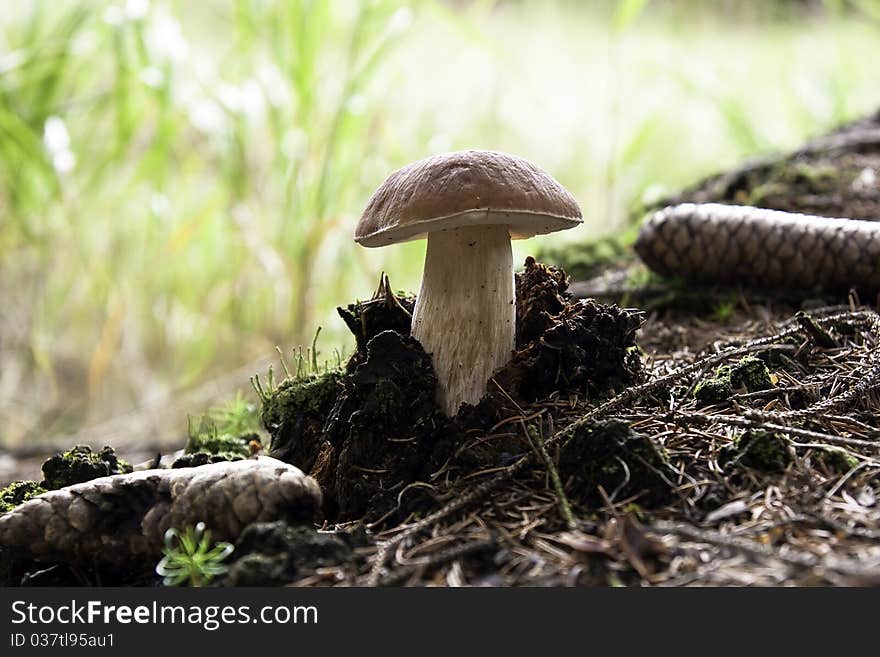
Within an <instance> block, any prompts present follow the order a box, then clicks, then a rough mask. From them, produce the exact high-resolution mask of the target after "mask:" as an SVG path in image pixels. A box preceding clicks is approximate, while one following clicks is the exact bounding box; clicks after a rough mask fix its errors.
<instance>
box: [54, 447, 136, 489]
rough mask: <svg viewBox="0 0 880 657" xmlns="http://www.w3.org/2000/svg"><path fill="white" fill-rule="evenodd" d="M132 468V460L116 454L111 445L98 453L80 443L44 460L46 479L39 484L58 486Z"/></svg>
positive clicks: (122, 472) (114, 473)
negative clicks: (129, 460)
mask: <svg viewBox="0 0 880 657" xmlns="http://www.w3.org/2000/svg"><path fill="white" fill-rule="evenodd" d="M131 471H132V467H131V464H130V463H128V462H127V461H125V460H124V459H121V458H119V457H118V456H116V453H115V452H114V450H113V448H112V447H109V446H107V447H103V448H101V451H100V452H97V453H95V452H92V449H91V447H89V446H88V445H77V446H75V447H74V448H72V449H70V450H68V451H66V452H64V453H62V454H56V455H55V456H53V457H52V458H50V459H49V460H47V461H46V462H45V463H43V481H42V483H41V484H40V485H41V486H42V487H43V488H45V489H47V490H56V489H58V488H64V487H65V486H72V485H73V484H80V483H82V482H84V481H91V480H92V479H97V478H98V477H107V476H109V475H116V474H125V473H128V472H131Z"/></svg>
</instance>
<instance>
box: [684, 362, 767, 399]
mask: <svg viewBox="0 0 880 657" xmlns="http://www.w3.org/2000/svg"><path fill="white" fill-rule="evenodd" d="M772 387H773V381H772V379H771V378H770V370H769V369H767V365H765V364H764V361H762V360H761V359H760V358H757V357H756V356H746V357H745V358H742V359H741V360H740V361H739V362H737V363H736V364H734V365H722V366H721V367H719V368H718V369H717V370H715V375H714V376H713V377H711V378H708V379H704V380H703V381H700V382H699V383H698V384H697V385H696V387H695V388H694V397H696V398H697V399H699V400H700V401H701V402H703V403H705V404H718V403H721V402H723V401H726V400H727V399H729V398H730V396H731V395H733V394H734V392H736V391H745V392H758V391H759V390H768V389H770V388H772Z"/></svg>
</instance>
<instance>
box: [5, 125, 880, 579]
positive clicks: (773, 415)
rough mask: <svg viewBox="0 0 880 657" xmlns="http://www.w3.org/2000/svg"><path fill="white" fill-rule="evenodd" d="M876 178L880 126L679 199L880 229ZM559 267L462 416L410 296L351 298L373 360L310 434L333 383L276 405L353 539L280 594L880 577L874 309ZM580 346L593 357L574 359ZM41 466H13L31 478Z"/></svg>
mask: <svg viewBox="0 0 880 657" xmlns="http://www.w3.org/2000/svg"><path fill="white" fill-rule="evenodd" d="M872 176H874V177H873V178H872ZM878 176H880V115H878V116H875V117H872V118H870V119H866V120H864V121H860V122H857V123H854V124H852V125H850V126H847V127H845V128H843V129H842V130H841V131H839V132H837V133H834V134H832V135H829V136H826V137H823V138H820V139H817V140H814V141H813V142H810V143H808V144H807V145H806V146H805V147H804V148H802V149H800V150H799V151H797V152H796V153H793V154H788V155H786V156H781V157H778V158H773V159H768V160H763V161H761V162H757V163H750V164H748V165H746V166H745V167H743V168H742V169H739V170H737V171H734V172H729V173H727V174H723V175H721V176H718V177H714V178H711V179H708V180H706V181H703V182H702V183H700V184H699V185H697V186H695V187H694V188H692V189H690V190H686V191H685V192H683V193H682V195H681V196H679V197H676V199H670V202H679V201H683V200H692V201H697V202H706V201H710V200H711V201H717V202H733V203H739V204H754V205H761V206H763V207H772V208H776V209H782V210H790V211H799V212H811V213H815V214H823V215H826V216H850V217H857V218H865V219H867V218H871V219H877V218H880V185H878V183H877V177H878ZM561 264H563V265H565V266H567V267H568V268H569V269H571V270H574V271H575V272H577V275H576V278H578V279H579V280H578V282H576V283H573V284H572V285H571V286H570V288H569V289H567V290H566V287H567V284H566V283H565V282H564V281H562V280H561V279H560V278H559V274H558V272H557V271H556V270H555V269H553V268H545V267H541V266H540V265H538V264H536V263H534V262H531V263H530V264H527V267H526V271H525V273H523V274H521V275H520V278H519V284H521V285H522V286H525V287H522V288H521V289H518V303H519V302H520V298H522V297H521V294H522V290H527V291H530V292H529V294H525V295H522V296H523V297H525V298H527V299H529V303H533V304H534V305H535V308H537V310H538V311H542V310H548V313H549V314H552V315H553V317H554V318H555V319H553V321H547V322H546V323H543V324H542V323H541V322H543V321H544V320H543V319H535V318H536V317H543V315H542V314H541V312H532V310H534V309H530V308H529V307H525V308H518V311H519V312H518V320H519V321H520V328H521V329H522V331H523V335H522V336H518V337H521V340H520V342H521V344H520V347H521V351H520V352H519V353H521V354H524V355H522V356H521V357H519V360H518V361H516V362H515V363H514V366H513V367H511V368H509V369H508V370H506V371H505V372H503V373H501V374H500V375H499V376H498V377H497V380H496V385H497V390H494V391H493V392H492V393H491V394H490V397H491V399H489V400H488V401H487V402H486V403H485V404H481V405H480V407H477V408H476V409H473V410H472V411H468V412H466V413H464V415H462V414H460V417H459V418H457V419H456V420H454V421H451V422H447V421H445V420H443V419H442V418H438V417H437V416H436V414H435V411H434V410H433V409H432V404H433V393H432V392H431V391H432V390H433V387H432V386H433V383H432V382H431V380H429V379H425V378H424V358H423V356H424V354H423V352H420V347H415V346H414V345H413V342H414V341H412V340H411V338H409V337H408V335H407V334H408V327H405V328H400V327H396V326H395V325H394V323H395V322H398V320H399V319H400V317H403V316H404V315H399V314H397V315H395V314H394V313H399V312H401V311H400V310H399V308H400V307H401V304H403V305H404V306H405V305H406V304H407V303H411V301H412V300H411V298H410V299H407V298H404V297H393V295H392V296H389V292H388V290H387V289H386V290H384V292H383V291H382V287H381V286H380V291H379V292H380V294H378V296H377V298H378V299H379V301H376V303H377V304H379V305H381V304H385V303H386V302H387V304H390V305H388V307H389V308H391V310H390V311H389V312H390V313H391V314H390V315H382V314H381V313H380V314H379V315H378V317H379V320H380V321H379V324H381V325H380V326H376V327H373V328H371V329H369V330H368V329H367V328H365V327H366V326H367V325H368V324H369V321H372V320H371V319H370V316H369V315H367V314H365V313H366V310H365V308H366V307H367V306H366V304H360V305H353V306H349V310H348V313H349V314H348V320H347V321H350V326H352V327H353V331H354V332H355V334H356V337H357V338H358V341H359V351H358V353H357V354H356V355H355V357H354V359H353V361H352V363H351V364H350V365H349V367H348V369H347V371H346V372H344V373H338V374H332V377H334V378H333V381H332V383H333V387H332V390H333V393H332V394H331V395H329V396H328V398H327V400H323V399H321V400H319V401H308V402H307V403H304V402H302V401H297V402H295V403H296V404H299V406H298V407H297V408H295V409H294V413H295V419H296V431H295V432H294V433H293V434H291V430H290V427H292V426H293V423H291V422H286V424H285V421H282V420H284V418H283V417H282V416H281V415H279V414H283V413H287V412H289V408H287V407H285V406H284V405H285V404H294V401H292V400H294V398H295V397H296V395H300V392H301V391H302V390H304V389H305V388H304V386H311V385H312V384H316V386H317V384H318V383H319V382H320V381H325V379H323V378H321V377H311V378H310V377H306V378H305V379H303V380H301V381H299V382H297V381H294V380H293V379H291V380H290V381H288V382H286V383H282V384H281V385H279V386H278V387H277V388H274V387H272V389H269V390H268V391H267V394H266V397H265V399H264V402H265V404H264V409H263V421H264V422H265V423H266V425H267V427H266V428H267V429H268V430H269V433H270V434H273V435H272V440H271V444H270V446H269V447H268V448H267V451H269V454H270V455H272V456H276V457H278V458H282V459H283V460H288V461H289V462H291V463H293V464H294V465H297V466H299V467H301V468H302V469H303V470H305V471H307V472H310V473H311V474H312V475H313V476H314V477H316V478H317V479H318V480H319V482H320V483H321V485H322V488H323V489H324V491H325V498H326V500H328V501H327V502H325V509H324V512H325V517H327V518H328V521H327V522H325V524H324V526H323V527H322V528H321V529H320V532H319V533H318V534H317V535H316V536H318V537H322V536H323V537H328V536H333V535H336V536H343V537H346V538H345V543H346V546H347V547H346V548H345V549H341V548H340V546H339V545H336V546H335V547H334V549H335V550H337V552H334V553H333V554H339V555H344V556H340V557H339V558H338V559H336V558H332V555H330V554H329V553H328V554H325V555H323V556H321V557H320V558H318V559H316V560H314V561H313V562H310V563H309V564H302V563H300V565H299V567H297V568H296V572H295V573H293V572H292V571H290V570H287V571H285V573H286V575H285V578H286V579H284V580H283V581H278V582H275V583H285V582H287V583H292V584H295V585H302V586H327V585H336V586H339V585H342V586H345V585H440V586H445V585H449V586H456V585H476V586H481V585H483V586H517V585H533V586H534V585H537V586H560V585H612V586H616V585H636V586H638V585H655V586H680V585H734V586H741V585H880V503H878V499H877V498H878V496H880V412H878V411H880V355H878V354H880V317H878V315H877V314H876V312H875V310H874V308H876V305H875V301H876V299H874V298H870V299H865V298H861V299H860V298H859V297H858V295H856V294H855V293H850V294H849V295H841V296H832V295H827V294H819V293H816V294H811V295H809V296H805V295H797V294H794V293H792V292H790V291H788V292H779V291H767V290H744V289H735V290H733V289H729V288H725V289H720V288H693V287H682V286H680V285H670V284H667V283H664V282H662V281H659V280H657V279H655V278H653V277H652V276H650V275H649V274H648V273H647V272H646V270H644V269H643V268H642V266H641V265H640V264H639V263H638V262H637V261H636V260H635V259H634V256H632V255H631V254H629V252H628V251H627V250H626V249H622V250H621V252H620V253H618V254H615V255H614V256H613V257H612V258H609V259H605V260H604V261H602V262H595V263H589V264H588V265H587V266H584V263H583V262H582V260H580V261H579V260H578V259H577V258H575V259H574V262H573V263H572V265H571V266H570V267H569V263H568V262H563V263H561ZM554 277H556V278H554ZM529 286H530V287H529ZM550 288H552V290H551V289H550ZM548 290H549V292H548ZM532 292H533V294H532ZM530 294H531V295H532V296H529V295H530ZM383 295H385V296H383ZM587 297H589V298H595V299H597V300H599V301H602V302H606V303H614V304H619V307H620V308H632V309H633V310H618V309H617V308H616V307H610V308H612V309H611V310H607V308H609V307H599V306H597V305H590V304H592V302H584V303H583V304H581V303H580V302H578V301H577V299H578V298H587ZM374 301H375V300H374ZM367 303H370V302H367ZM547 304H550V305H549V306H548V305H547ZM553 304H558V307H553V308H551V306H553ZM383 307H384V306H383ZM554 308H555V309H554ZM635 309H638V310H635ZM550 310H552V311H553V312H552V313H550ZM799 311H801V312H800V313H799ZM341 312H342V314H343V316H344V317H345V312H346V311H341ZM548 316H549V315H548ZM389 318H390V319H389ZM524 318H528V321H527V320H526V319H524ZM529 322H538V324H537V325H534V326H532V325H531V324H529ZM642 322H643V323H642ZM398 323H399V322H398ZM523 327H525V328H523ZM388 329H391V330H388ZM358 331H363V332H364V334H359V333H358ZM383 331H384V332H383ZM395 331H396V333H395V334H394V335H392V336H391V337H389V334H390V333H394V332H395ZM526 333H527V334H528V335H526ZM585 335H586V338H584V336H585ZM377 336H379V338H381V339H382V340H384V342H383V352H382V353H384V354H385V355H384V356H381V357H379V356H377V355H376V354H378V353H379V350H378V349H374V352H369V343H370V341H371V340H375V339H377ZM382 336H385V337H384V338H382ZM584 339H586V342H584V341H583V340H584ZM566 340H568V342H566ZM577 340H581V342H579V343H577V346H579V347H583V346H584V345H585V344H589V345H590V346H589V347H588V348H586V350H587V351H589V353H587V354H585V353H582V352H580V351H578V352H577V353H575V352H569V351H567V350H568V349H569V348H570V347H571V345H572V344H575V342H577ZM361 342H362V343H363V344H361ZM374 344H375V343H374ZM635 344H637V345H638V348H639V352H638V353H639V354H640V359H638V358H636V360H633V359H634V358H635V356H634V354H635V353H636V352H635V351H634V350H633V347H634V346H635ZM548 345H549V346H548ZM389 354H392V355H389ZM420 354H421V355H420ZM395 359H397V360H395ZM575 361H576V362H575ZM612 361H613V362H612ZM389 362H390V363H391V366H390V369H389V368H388V363H389ZM427 362H429V361H427ZM403 365H405V366H406V368H410V369H406V371H405V372H404V371H403V369H402V366H403ZM383 368H386V369H383ZM420 368H422V369H420ZM429 369H430V367H429ZM596 371H601V372H603V375H602V376H603V377H604V378H603V379H602V380H601V381H599V382H598V383H597V382H596V381H593V380H592V379H591V377H594V375H595V372H596ZM401 372H403V373H401ZM547 372H551V373H554V376H555V378H553V377H552V376H551V379H552V380H548V379H547V378H546V376H545V374H546V373H547ZM327 376H331V375H327ZM423 379H424V380H423ZM561 380H564V381H565V385H559V386H557V387H558V388H559V389H558V390H555V391H554V390H551V389H550V388H551V387H552V386H553V385H556V384H558V383H559V381H561ZM340 381H341V383H340ZM377 381H378V383H377ZM599 383H601V385H599ZM337 384H338V385H337ZM320 385H323V383H321V384H320ZM339 386H341V388H340V387H339ZM395 386H396V387H395ZM548 386H550V387H548ZM339 389H341V390H342V391H343V392H341V393H339V396H338V397H337V393H336V391H337V390H339ZM313 390H318V388H317V387H313ZM401 391H404V392H405V394H406V395H407V398H406V399H401V398H400V393H401ZM288 393H289V394H290V395H291V396H289V397H284V396H283V395H286V394H288ZM429 393H430V394H429ZM315 394H324V393H321V392H320V391H319V392H318V393H315ZM300 396H301V395H300ZM296 399H300V397H296ZM314 399H318V398H317V397H315V398H314ZM304 404H305V405H304ZM389 409H390V411H389ZM401 409H405V412H404V411H403V410H401ZM356 414H358V415H356ZM371 414H372V415H371ZM287 417H288V418H289V417H291V416H287ZM279 418H281V419H280V420H279ZM355 418H357V420H356V421H355ZM285 426H287V429H285V428H284V427H285ZM391 436H397V438H395V440H394V441H393V443H394V444H388V439H389V438H390V437H391ZM401 436H406V438H405V439H403V438H401ZM358 441H360V442H358ZM367 446H369V449H368V448H367ZM96 447H97V446H96ZM119 451H120V452H121V455H122V456H125V457H127V458H129V460H132V461H138V460H140V458H143V459H144V460H146V459H149V458H151V457H152V456H153V455H152V454H150V453H149V452H148V451H144V452H143V453H128V452H126V450H125V449H122V450H119ZM368 452H369V453H368ZM41 459H42V455H34V456H32V457H31V458H30V460H24V459H18V460H15V462H14V463H13V465H12V467H13V468H14V471H15V472H16V473H17V474H25V473H26V475H27V476H29V477H33V476H34V475H33V473H32V471H33V470H37V469H38V467H39V463H40V461H41ZM10 478H11V477H10ZM309 540H310V541H312V543H311V544H314V545H318V543H316V542H315V541H314V540H313V539H309ZM311 544H310V545H311ZM289 549H290V550H291V551H294V550H296V549H298V548H297V547H296V546H294V545H291V546H290V548H289ZM319 551H320V550H319Z"/></svg>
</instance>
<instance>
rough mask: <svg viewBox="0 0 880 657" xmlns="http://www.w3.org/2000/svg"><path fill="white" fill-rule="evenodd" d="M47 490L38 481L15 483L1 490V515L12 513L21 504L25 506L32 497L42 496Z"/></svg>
mask: <svg viewBox="0 0 880 657" xmlns="http://www.w3.org/2000/svg"><path fill="white" fill-rule="evenodd" d="M45 492H46V489H45V488H43V487H42V486H40V484H38V483H37V482H36V481H13V482H12V483H11V484H9V485H8V486H7V487H6V488H4V489H3V490H0V513H6V512H7V511H12V509H14V508H15V507H17V506H18V505H19V504H24V503H25V502H27V501H28V500H29V499H31V498H32V497H36V496H37V495H42V494H43V493H45Z"/></svg>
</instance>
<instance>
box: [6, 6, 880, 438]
mask: <svg viewBox="0 0 880 657" xmlns="http://www.w3.org/2000/svg"><path fill="white" fill-rule="evenodd" d="M878 54H880V3H878V2H877V0H850V1H846V0H836V1H832V0H826V1H824V2H821V1H818V0H817V1H813V2H811V1H803V0H802V1H796V0H788V1H785V0H776V1H773V2H764V1H762V0H753V1H742V2H735V1H732V0H728V1H720V2H699V1H698V0H684V1H678V2H675V1H672V0H654V1H653V2H646V1H645V0H635V1H634V0H622V1H621V2H578V1H575V0H571V1H568V2H563V1H558V2H550V1H537V0H534V1H527V0H520V1H514V0H508V1H496V2H490V1H473V2H461V1H459V2H449V1H441V0H423V1H416V2H402V1H397V0H371V1H366V0H364V1H353V0H333V1H332V2H330V1H322V0H313V1H309V0H277V1H269V0H206V1H205V2H186V1H184V0H127V1H126V0H122V1H120V0H116V1H115V2H99V1H91V2H78V1H75V0H58V1H54V0H52V1H50V0H42V1H40V0H17V1H15V2H4V3H3V11H2V12H0V445H4V444H5V445H6V446H16V445H21V444H24V443H27V442H32V441H39V440H42V439H46V438H51V437H53V436H58V435H64V434H66V433H72V432H75V431H77V430H79V429H81V428H83V427H89V426H90V425H93V424H95V423H99V422H101V421H102V420H106V419H107V418H112V417H114V416H117V415H119V414H121V413H126V412H129V411H132V410H133V409H139V408H145V407H148V408H151V409H153V410H152V415H153V417H154V419H155V420H156V421H155V422H154V423H153V424H152V425H150V429H149V430H150V431H154V430H155V431H161V427H162V421H164V420H168V419H170V420H173V421H174V422H178V421H179V419H178V418H176V417H171V418H169V417H168V416H169V414H168V413H165V412H163V410H162V409H164V408H167V407H169V406H168V405H169V404H171V403H172V402H173V401H174V400H175V399H178V398H180V397H181V396H183V395H185V394H186V392H187V391H188V390H191V389H193V388H194V387H196V386H199V385H204V383H205V382H210V381H220V380H222V381H223V384H222V385H221V384H220V383H218V384H217V386H216V388H215V389H212V390H215V391H216V393H217V394H230V393H232V392H234V389H235V387H236V386H238V385H241V386H242V387H244V386H246V385H247V375H248V374H250V373H252V372H250V371H249V370H248V368H249V367H250V368H254V367H256V365H254V363H255V362H259V359H261V358H267V357H271V356H272V355H273V349H274V346H275V345H280V346H282V347H283V348H284V349H287V350H290V349H293V348H295V347H296V346H297V345H300V344H308V343H310V341H311V337H312V335H313V333H314V331H315V329H316V327H317V326H318V325H320V326H322V327H323V332H322V334H321V342H320V347H321V350H322V354H323V355H324V356H325V357H327V358H331V357H332V356H330V354H332V352H333V349H334V348H338V349H345V348H348V349H350V347H348V338H347V336H346V335H345V329H344V327H343V326H342V323H341V321H340V320H338V319H337V318H336V316H335V312H334V308H335V306H336V305H339V304H345V303H348V302H350V301H352V300H354V299H355V298H356V297H360V298H364V297H367V296H368V295H369V294H370V293H371V291H372V289H373V288H374V287H375V285H376V283H377V281H378V274H379V272H380V270H382V269H385V270H386V271H388V272H389V274H390V276H391V281H392V283H393V284H394V286H395V287H396V288H399V289H410V290H417V289H418V282H419V277H420V272H421V266H422V259H423V255H424V243H411V244H407V245H400V246H393V247H388V248H385V249H380V250H369V251H368V250H366V249H362V248H359V247H356V246H355V245H354V243H353V242H352V241H351V233H352V230H353V228H354V225H355V223H356V221H357V218H358V216H359V213H360V210H361V209H362V207H363V205H364V203H365V201H366V199H367V198H368V196H369V194H370V193H371V192H372V190H373V189H374V188H375V187H376V186H377V185H378V184H379V183H380V182H381V180H382V179H383V178H384V177H385V175H386V174H387V173H389V172H390V171H391V170H393V169H394V168H397V167H399V166H402V165H403V164H405V163H407V162H409V161H412V160H415V159H418V158H422V157H425V156H427V155H429V154H433V153H436V152H440V151H445V150H455V149H460V148H469V147H476V148H493V149H500V150H506V151H510V152H513V153H517V154H519V155H522V156H524V157H527V158H529V159H531V160H533V161H535V162H536V163H538V164H540V165H541V166H543V167H544V168H546V169H548V170H549V171H550V172H552V173H553V174H554V175H555V176H556V177H557V178H558V179H559V180H561V181H562V182H563V184H565V185H566V186H567V187H568V188H569V189H570V190H571V191H572V192H573V193H574V194H575V196H576V197H577V198H578V199H579V200H580V202H581V204H582V206H583V208H584V212H585V219H586V221H585V225H584V226H583V227H582V228H579V229H576V230H573V231H569V233H568V234H566V235H557V236H551V237H546V238H538V239H535V240H533V241H530V242H527V243H522V242H520V243H517V255H518V257H519V258H522V257H523V256H524V255H525V254H526V253H527V252H529V251H534V249H535V248H536V247H538V246H539V245H540V244H547V243H549V242H551V241H552V240H556V241H560V240H562V241H575V242H576V241H579V240H586V239H589V238H591V237H596V236H599V235H602V234H607V233H610V232H613V231H615V230H619V229H621V228H622V227H623V226H624V225H625V223H626V222H627V221H628V216H629V212H630V209H631V208H633V207H634V206H635V205H637V204H638V202H639V201H640V200H641V199H643V198H645V197H652V196H653V197H656V196H657V195H658V194H660V193H662V192H663V191H671V190H673V189H675V188H676V187H677V186H680V185H683V184H687V183H689V182H693V181H694V180H695V179H696V178H698V177H699V176H701V175H704V174H708V173H711V172H714V171H718V170H721V169H724V168H725V167H728V166H731V165H733V164H734V163H736V162H737V161H739V160H741V159H743V158H744V157H747V156H752V155H758V154H761V153H766V152H770V151H774V150H779V149H784V148H789V147H792V146H795V145H796V144H797V143H798V142H799V141H800V140H802V139H803V138H805V137H807V136H809V135H813V134H816V133H818V132H821V131H823V130H826V129H829V128H831V127H832V126H834V125H835V124H837V123H840V122H843V121H845V120H848V119H851V118H854V117H856V116H858V115H860V114H863V113H866V112H869V111H871V110H874V109H876V107H877V106H878V105H880V66H878V64H877V62H878ZM229 372H235V373H236V374H235V376H233V377H231V378H230V377H228V376H227V377H225V378H222V379H221V378H220V377H223V376H224V375H225V374H227V373H229ZM230 387H231V389H227V388H230ZM189 410H190V411H193V412H195V411H198V410H199V409H192V408H191V409H189ZM170 415H173V414H170ZM181 428H182V426H181Z"/></svg>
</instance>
